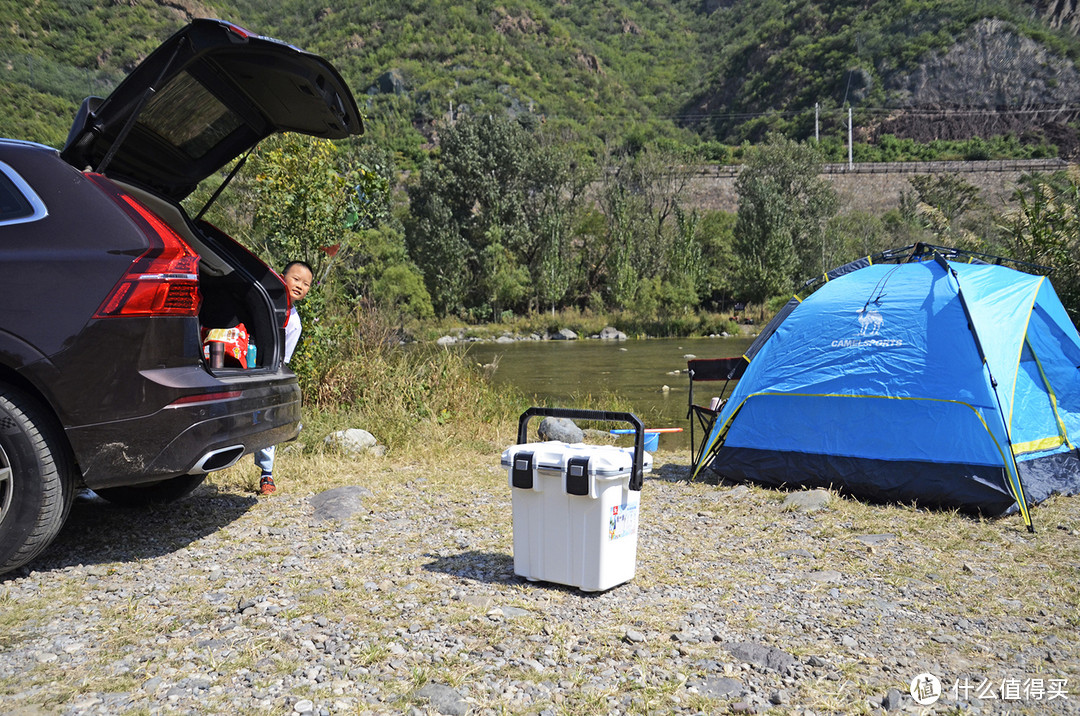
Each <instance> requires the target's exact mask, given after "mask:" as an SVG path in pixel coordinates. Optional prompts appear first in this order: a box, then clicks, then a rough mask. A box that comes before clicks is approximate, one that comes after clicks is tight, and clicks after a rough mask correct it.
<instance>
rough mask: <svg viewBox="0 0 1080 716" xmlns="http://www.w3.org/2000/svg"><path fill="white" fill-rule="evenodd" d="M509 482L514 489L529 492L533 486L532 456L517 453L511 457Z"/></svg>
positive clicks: (527, 453) (526, 453) (525, 453)
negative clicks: (518, 488)
mask: <svg viewBox="0 0 1080 716" xmlns="http://www.w3.org/2000/svg"><path fill="white" fill-rule="evenodd" d="M510 482H511V484H512V485H513V486H514V487H520V488H521V489H523V490H531V489H532V486H533V454H532V453H531V452H519V453H518V454H517V455H515V456H514V457H513V465H512V466H511V468H510Z"/></svg>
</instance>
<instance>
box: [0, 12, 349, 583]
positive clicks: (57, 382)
mask: <svg viewBox="0 0 1080 716" xmlns="http://www.w3.org/2000/svg"><path fill="white" fill-rule="evenodd" d="M280 131H292V132H301V133H305V134H310V135H314V136H318V137H325V138H330V139H339V138H344V137H347V136H349V135H353V134H360V133H361V132H362V131H363V127H362V124H361V118H360V113H359V111H358V109H357V107H356V103H355V100H354V99H353V97H352V94H351V93H350V91H349V89H348V87H347V86H346V84H345V82H344V81H343V80H342V78H341V76H340V75H339V74H338V72H337V71H336V70H335V69H334V68H333V67H332V66H331V65H330V64H329V63H327V62H326V61H325V60H323V59H321V58H319V57H317V56H315V55H312V54H309V53H307V52H304V51H302V50H299V49H297V48H295V47H293V46H291V45H288V44H285V43H283V42H280V41H278V40H273V39H270V38H265V37H260V36H257V35H253V34H251V33H249V32H247V31H246V30H243V29H241V28H239V27H236V26H235V25H230V24H228V23H225V22H220V21H217V20H196V21H195V22H193V23H192V24H191V25H189V26H188V27H186V28H184V29H183V30H181V31H180V32H178V33H177V34H175V35H174V36H173V37H171V38H170V39H169V40H168V41H167V42H166V43H165V44H164V45H162V46H161V47H160V48H158V49H157V50H156V51H155V52H154V53H153V54H151V55H150V56H149V57H148V58H147V59H146V61H145V62H143V63H142V64H141V65H140V66H139V67H138V68H137V69H136V70H135V71H134V72H132V73H131V75H129V76H128V77H127V78H126V79H125V80H124V82H123V83H121V84H120V85H119V86H118V87H117V89H116V91H115V92H113V93H112V94H111V95H110V96H109V97H108V98H106V99H104V100H102V99H99V98H90V99H88V100H86V102H84V103H83V106H82V108H81V110H80V111H79V114H78V117H77V118H76V120H75V124H74V126H73V127H72V129H71V133H70V134H69V136H68V140H67V143H66V145H65V147H64V149H63V150H62V151H60V152H57V151H56V150H55V149H52V148H49V147H45V146H42V145H39V144H33V143H28V142H20V141H13V140H0V261H2V262H3V268H4V279H3V281H0V302H2V305H3V307H4V308H3V313H2V317H0V573H2V572H5V571H9V570H11V569H13V568H15V567H17V566H19V565H22V564H25V563H26V562H28V561H29V560H31V559H32V558H33V557H34V556H35V555H37V554H38V553H40V552H41V550H42V549H44V548H45V546H46V545H48V544H49V542H50V541H52V539H53V538H54V537H55V536H56V533H57V532H58V531H59V530H60V527H61V525H62V524H63V522H64V519H65V517H66V515H67V513H68V510H69V507H70V506H71V502H72V498H73V495H74V493H75V491H76V490H77V489H79V488H80V487H88V488H91V489H93V490H94V491H96V492H97V493H98V494H99V495H101V496H102V497H105V498H106V499H109V500H113V501H116V502H121V503H129V504H130V503H141V502H148V501H151V500H170V499H176V498H179V497H181V496H183V495H186V494H187V493H189V492H190V491H191V490H193V489H194V488H195V487H197V486H198V485H199V484H200V483H201V482H202V480H203V478H204V477H205V475H206V473H208V472H210V471H213V470H219V469H222V468H225V467H228V466H229V465H232V464H233V463H235V462H236V461H237V460H239V459H240V457H242V456H243V455H245V454H248V453H250V452H252V451H254V450H256V449H259V448H263V447H266V446H269V445H273V444H276V443H279V442H283V441H286V440H290V439H293V438H295V437H296V434H297V431H298V426H299V420H300V392H299V388H298V387H297V382H296V376H295V375H293V373H291V372H290V371H289V370H288V368H287V367H286V366H285V365H284V364H283V362H282V356H283V351H284V345H285V338H284V326H283V324H284V321H285V320H286V316H287V315H288V310H289V306H288V297H287V294H286V291H285V286H284V284H283V283H282V281H281V279H280V278H279V276H278V275H277V274H276V273H275V272H274V271H273V270H271V269H270V268H269V267H267V266H266V265H265V264H264V263H262V262H261V261H260V260H258V259H257V258H255V257H254V256H253V255H252V254H251V253H249V252H248V251H247V250H246V249H244V248H243V247H242V246H240V245H239V244H238V243H236V242H235V241H233V240H232V239H231V238H229V237H228V236H227V235H225V234H224V233H222V232H221V231H219V230H218V229H216V228H214V227H213V226H212V225H210V224H209V223H207V222H205V221H203V220H202V219H201V213H200V215H199V216H197V217H195V218H191V217H189V216H188V215H187V214H186V213H185V211H184V210H183V209H182V208H181V206H180V201H181V200H182V199H184V198H185V197H186V196H188V195H189V194H190V193H191V192H192V191H193V190H194V188H195V187H196V186H197V185H198V184H199V182H200V181H202V180H203V179H205V178H206V177H208V176H209V175H211V174H212V173H214V172H217V171H218V170H219V169H221V168H222V167H224V166H225V165H226V164H228V163H229V162H230V161H232V160H233V159H235V158H236V157H238V156H240V155H241V154H243V153H244V152H246V151H248V150H250V149H251V148H252V147H254V146H255V145H256V144H257V143H258V142H259V141H260V140H262V139H263V138H265V137H267V136H269V135H270V134H273V133H275V132H280ZM241 323H242V324H244V326H245V328H246V329H247V332H248V334H249V336H250V340H251V342H252V343H254V344H255V346H256V347H257V351H256V352H255V361H256V362H255V364H254V366H253V367H250V368H249V367H246V366H245V367H240V365H241V364H234V363H229V364H226V366H225V367H224V368H219V369H213V368H211V365H210V363H209V361H208V360H207V359H206V358H204V350H203V345H202V336H203V333H204V329H212V328H230V327H234V326H237V325H238V324H241Z"/></svg>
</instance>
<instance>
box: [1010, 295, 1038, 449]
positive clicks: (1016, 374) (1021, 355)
mask: <svg viewBox="0 0 1080 716" xmlns="http://www.w3.org/2000/svg"><path fill="white" fill-rule="evenodd" d="M1044 280H1046V277H1045V276H1040V277H1039V285H1038V288H1036V289H1035V293H1034V294H1032V298H1031V305H1030V306H1028V310H1027V318H1025V319H1024V340H1023V341H1021V342H1020V352H1019V353H1017V354H1016V360H1014V361H1013V365H1015V366H1016V370H1015V371H1014V372H1013V380H1012V395H1010V396H1009V420H1008V422H1007V423H1006V426H1007V427H1008V430H1009V439H1010V440H1011V439H1012V418H1013V406H1015V405H1016V384H1017V382H1018V381H1019V379H1020V362H1021V361H1022V360H1023V358H1024V346H1027V347H1028V348H1030V347H1031V344H1030V343H1029V342H1028V339H1027V335H1028V328H1030V327H1031V314H1033V313H1035V302H1036V301H1037V300H1039V291H1041V290H1042V284H1043V281H1044ZM1031 355H1032V357H1035V351H1031ZM1036 360H1038V358H1036ZM1040 370H1041V368H1040Z"/></svg>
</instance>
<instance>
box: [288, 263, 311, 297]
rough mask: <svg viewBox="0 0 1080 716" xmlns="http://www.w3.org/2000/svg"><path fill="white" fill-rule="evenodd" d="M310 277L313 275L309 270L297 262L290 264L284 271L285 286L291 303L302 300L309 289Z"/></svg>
mask: <svg viewBox="0 0 1080 716" xmlns="http://www.w3.org/2000/svg"><path fill="white" fill-rule="evenodd" d="M312 278H314V277H313V276H312V275H311V272H310V271H308V270H307V269H306V268H304V267H303V266H300V265H299V264H297V265H295V266H290V267H289V270H288V271H286V272H285V288H286V290H288V292H289V296H290V297H291V298H292V302H293V303H297V302H298V301H302V300H304V296H306V295H307V293H308V291H310V290H311V280H312Z"/></svg>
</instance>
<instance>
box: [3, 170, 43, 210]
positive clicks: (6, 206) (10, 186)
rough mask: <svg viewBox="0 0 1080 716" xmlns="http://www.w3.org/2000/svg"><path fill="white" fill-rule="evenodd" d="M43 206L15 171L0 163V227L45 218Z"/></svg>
mask: <svg viewBox="0 0 1080 716" xmlns="http://www.w3.org/2000/svg"><path fill="white" fill-rule="evenodd" d="M45 214H46V212H45V205H44V204H42V202H41V199H39V198H38V196H37V194H35V193H34V190H33V189H31V188H30V186H29V185H28V184H27V183H26V182H25V181H23V179H22V177H20V176H19V175H18V174H16V173H15V170H14V169H12V168H11V167H10V166H8V165H7V164H5V163H4V162H0V225H3V224H18V223H22V222H25V221H34V220H35V219H40V218H41V217H43V216H45Z"/></svg>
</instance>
